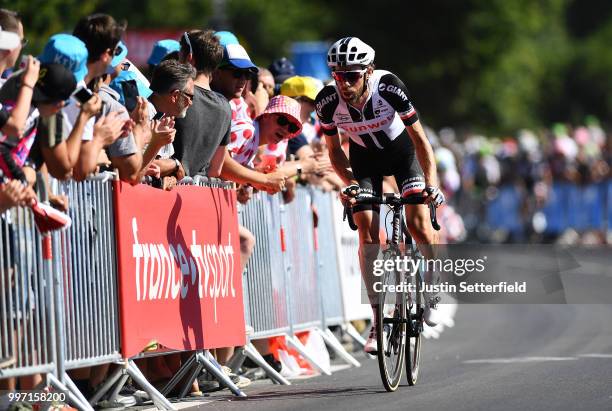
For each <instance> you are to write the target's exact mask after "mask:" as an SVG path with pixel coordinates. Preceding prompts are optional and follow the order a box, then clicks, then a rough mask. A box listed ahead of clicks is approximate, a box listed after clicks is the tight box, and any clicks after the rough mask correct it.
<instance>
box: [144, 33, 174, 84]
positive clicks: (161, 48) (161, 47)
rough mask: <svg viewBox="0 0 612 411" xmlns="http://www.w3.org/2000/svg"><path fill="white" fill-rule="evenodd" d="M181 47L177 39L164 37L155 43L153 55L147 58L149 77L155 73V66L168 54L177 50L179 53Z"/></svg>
mask: <svg viewBox="0 0 612 411" xmlns="http://www.w3.org/2000/svg"><path fill="white" fill-rule="evenodd" d="M180 49H181V44H180V43H179V42H178V41H176V40H171V39H164V40H160V41H158V42H157V43H155V45H154V46H153V50H151V55H150V56H149V59H148V60H147V64H148V65H149V77H150V76H152V75H153V71H154V70H155V67H157V66H158V65H159V63H161V62H162V61H163V60H164V59H165V58H166V56H168V55H169V54H172V53H175V52H176V53H178V51H179V50H180Z"/></svg>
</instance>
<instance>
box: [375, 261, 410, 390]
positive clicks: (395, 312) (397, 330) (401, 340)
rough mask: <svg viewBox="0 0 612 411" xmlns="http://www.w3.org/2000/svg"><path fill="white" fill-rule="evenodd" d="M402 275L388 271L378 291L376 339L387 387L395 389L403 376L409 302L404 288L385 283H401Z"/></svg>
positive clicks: (384, 382)
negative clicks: (402, 289) (391, 290)
mask: <svg viewBox="0 0 612 411" xmlns="http://www.w3.org/2000/svg"><path fill="white" fill-rule="evenodd" d="M403 278H404V276H403V274H402V273H398V272H396V271H388V272H386V273H384V274H383V275H382V276H381V277H380V280H381V285H382V286H383V287H382V291H381V292H379V293H378V301H379V304H378V309H377V310H376V311H377V313H376V316H377V318H376V339H377V344H378V368H379V369H380V376H381V378H382V382H383V385H384V386H385V389H386V390H387V391H395V390H396V389H397V387H398V386H399V383H400V380H401V378H402V373H403V369H404V361H405V353H406V348H405V345H406V313H407V305H406V293H405V292H404V291H397V292H390V291H387V289H388V288H387V287H384V286H385V285H387V286H389V285H398V284H402V282H403Z"/></svg>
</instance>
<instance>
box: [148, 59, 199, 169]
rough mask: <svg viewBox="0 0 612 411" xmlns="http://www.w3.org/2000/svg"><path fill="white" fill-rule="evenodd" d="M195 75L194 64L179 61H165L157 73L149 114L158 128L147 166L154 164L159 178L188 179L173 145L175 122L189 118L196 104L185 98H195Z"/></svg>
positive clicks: (155, 128) (154, 77)
mask: <svg viewBox="0 0 612 411" xmlns="http://www.w3.org/2000/svg"><path fill="white" fill-rule="evenodd" d="M195 76H196V71H195V69H194V67H193V66H192V65H190V64H183V63H179V62H178V61H176V60H167V61H163V62H161V64H159V65H158V66H157V68H156V69H155V71H154V72H153V78H152V80H151V89H152V90H151V91H152V93H153V94H152V95H151V96H150V97H149V109H150V110H149V114H150V116H151V117H150V119H151V120H153V121H154V126H153V135H152V137H151V142H150V143H149V145H148V146H147V149H146V151H145V154H144V156H143V164H145V165H147V164H149V162H153V163H154V165H155V166H156V167H157V168H159V173H160V176H159V177H166V176H173V177H175V178H176V180H180V179H182V178H183V177H184V174H183V173H182V168H181V165H180V162H179V160H177V159H175V158H171V157H172V155H174V147H173V145H172V143H173V141H174V137H175V134H176V130H175V128H174V119H175V118H179V119H180V118H185V117H186V116H187V113H188V110H189V108H190V107H191V106H192V104H193V99H192V98H187V97H185V96H193V95H194V88H195V85H194V79H195ZM162 116H164V117H163V118H160V117H162ZM155 118H157V119H156V120H154V119H155ZM143 168H144V167H143Z"/></svg>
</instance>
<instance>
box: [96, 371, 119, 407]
mask: <svg viewBox="0 0 612 411" xmlns="http://www.w3.org/2000/svg"><path fill="white" fill-rule="evenodd" d="M123 373H124V368H123V367H120V368H117V369H116V370H115V371H114V372H113V373H112V374H111V376H110V377H108V378H107V379H106V381H104V383H103V384H102V386H101V387H100V388H99V389H98V391H96V393H95V394H94V395H93V397H91V398H90V399H89V404H91V406H92V407H93V406H94V405H96V404H97V403H98V401H100V399H101V398H102V397H103V396H104V394H106V393H107V392H108V390H110V389H111V387H112V386H113V385H114V384H115V383H116V382H117V381H119V379H120V378H121V376H122V375H123Z"/></svg>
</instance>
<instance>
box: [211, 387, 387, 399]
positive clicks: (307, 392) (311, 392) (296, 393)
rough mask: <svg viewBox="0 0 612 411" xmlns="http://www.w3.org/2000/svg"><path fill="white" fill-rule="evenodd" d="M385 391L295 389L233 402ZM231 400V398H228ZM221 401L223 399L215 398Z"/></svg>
mask: <svg viewBox="0 0 612 411" xmlns="http://www.w3.org/2000/svg"><path fill="white" fill-rule="evenodd" d="M385 392H386V391H385V390H384V389H375V388H372V387H352V388H318V389H295V387H292V390H291V391H278V390H276V391H264V392H258V393H247V395H248V397H245V398H238V397H231V399H232V401H262V400H286V399H296V400H299V399H307V398H327V397H330V398H331V397H348V396H354V395H371V394H382V393H385ZM228 398H229V397H228ZM215 400H221V398H215Z"/></svg>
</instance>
